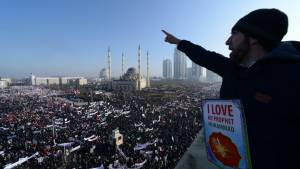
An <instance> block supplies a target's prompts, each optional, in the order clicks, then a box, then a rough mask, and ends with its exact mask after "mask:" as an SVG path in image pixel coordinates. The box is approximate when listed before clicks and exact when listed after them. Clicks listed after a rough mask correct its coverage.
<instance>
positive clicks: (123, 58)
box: [122, 52, 124, 76]
mask: <svg viewBox="0 0 300 169" xmlns="http://www.w3.org/2000/svg"><path fill="white" fill-rule="evenodd" d="M123 75H124V53H123V52H122V76H123Z"/></svg>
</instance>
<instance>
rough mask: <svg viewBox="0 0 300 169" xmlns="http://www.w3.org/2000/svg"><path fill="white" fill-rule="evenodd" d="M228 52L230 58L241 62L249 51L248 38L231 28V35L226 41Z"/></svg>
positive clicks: (238, 62)
mask: <svg viewBox="0 0 300 169" xmlns="http://www.w3.org/2000/svg"><path fill="white" fill-rule="evenodd" d="M226 45H228V47H229V50H231V53H230V55H229V56H230V59H231V60H232V61H233V62H234V63H237V64H241V63H242V62H243V60H244V59H245V57H246V55H247V54H248V52H249V49H250V48H249V38H248V37H247V36H245V34H243V33H241V32H239V31H235V30H233V31H232V32H231V36H230V37H229V38H228V40H227V41H226Z"/></svg>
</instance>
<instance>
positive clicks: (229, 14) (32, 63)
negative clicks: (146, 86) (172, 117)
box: [0, 0, 300, 78]
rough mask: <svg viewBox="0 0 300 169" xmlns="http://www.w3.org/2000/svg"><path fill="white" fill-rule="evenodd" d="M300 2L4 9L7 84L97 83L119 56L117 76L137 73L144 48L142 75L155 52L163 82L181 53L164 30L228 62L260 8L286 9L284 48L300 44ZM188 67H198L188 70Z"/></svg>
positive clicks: (1, 68)
mask: <svg viewBox="0 0 300 169" xmlns="http://www.w3.org/2000/svg"><path fill="white" fill-rule="evenodd" d="M299 6H300V3H299V2H298V1H296V0H295V1H288V2H286V1H268V0H266V1H259V0H255V1H251V2H250V1H249V2H242V1H197V0H188V1H180V0H175V1H174V0H172V1H171V0H167V1H158V0H152V1H139V0H122V1H116V0H112V1H111V0H101V1H96V0H91V1H79V0H75V1H73V0H72V1H71V0H53V1H38V0H26V1H21V0H19V1H9V0H3V1H1V2H0V16H1V22H0V36H1V38H0V46H1V50H0V59H1V62H0V76H2V77H11V78H21V77H25V76H29V75H30V73H33V74H36V75H38V76H77V75H79V76H86V77H96V76H98V74H99V71H100V70H101V69H102V68H106V67H107V50H108V47H110V48H111V53H112V75H113V76H115V77H118V76H120V73H121V55H122V52H124V55H125V65H126V68H129V67H136V66H137V49H138V46H139V45H141V50H142V58H141V60H142V61H141V63H142V73H143V74H145V72H146V52H147V51H149V62H150V71H151V75H152V76H161V75H162V61H163V60H164V59H166V58H170V59H171V60H173V54H174V48H175V46H172V45H169V44H166V43H165V42H164V34H163V33H162V32H161V29H165V30H167V31H169V32H170V33H173V34H174V35H176V36H178V37H179V38H182V39H187V40H190V41H192V42H194V43H197V44H201V45H203V46H204V47H206V48H208V49H210V50H214V51H216V52H220V53H222V54H224V55H225V56H226V55H228V53H229V51H228V49H227V46H226V45H225V41H226V39H227V38H228V36H229V35H230V31H231V27H232V25H233V24H234V23H235V22H236V21H237V20H238V19H239V18H240V17H241V16H243V15H245V14H246V13H248V12H249V11H252V10H254V9H257V8H273V7H274V8H279V9H280V10H282V11H284V12H285V13H286V14H287V15H288V16H289V31H288V33H287V35H286V36H285V38H284V40H294V39H296V38H297V37H300V31H299V30H300V22H299V21H298V20H297V14H298V12H297V11H298V9H297V8H298V7H299ZM188 65H189V66H190V65H191V63H189V64H188Z"/></svg>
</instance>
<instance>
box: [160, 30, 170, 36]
mask: <svg viewBox="0 0 300 169" xmlns="http://www.w3.org/2000/svg"><path fill="white" fill-rule="evenodd" d="M161 31H162V32H163V33H164V34H166V35H171V34H169V33H168V32H167V31H165V30H163V29H162V30H161Z"/></svg>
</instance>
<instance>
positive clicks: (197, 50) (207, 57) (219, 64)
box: [177, 40, 230, 77]
mask: <svg viewBox="0 0 300 169" xmlns="http://www.w3.org/2000/svg"><path fill="white" fill-rule="evenodd" d="M177 49H178V50H180V51H182V52H183V53H185V54H186V55H187V56H188V57H189V58H190V59H191V60H192V61H193V62H194V63H196V64H198V65H200V66H203V67H205V68H207V69H209V70H211V71H213V72H215V73H217V74H218V75H220V76H222V77H223V76H224V73H226V71H228V66H229V65H230V60H229V58H226V57H224V56H223V55H221V54H218V53H216V52H211V51H208V50H206V49H204V48H203V47H201V46H198V45H195V44H193V43H191V42H189V41H186V40H182V41H181V42H180V43H179V44H178V46H177Z"/></svg>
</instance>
